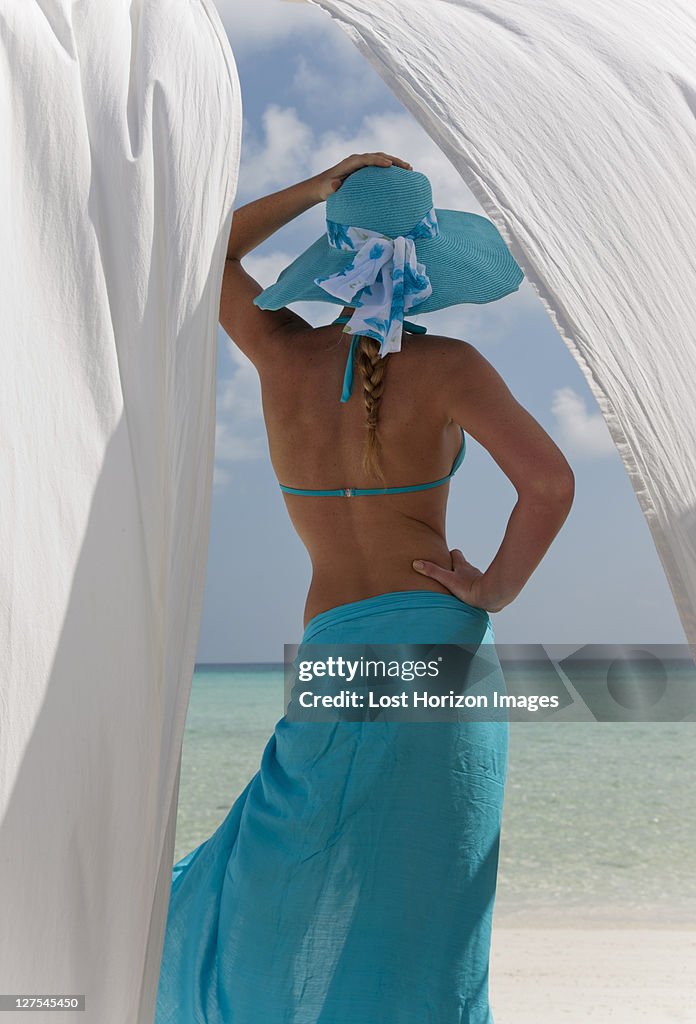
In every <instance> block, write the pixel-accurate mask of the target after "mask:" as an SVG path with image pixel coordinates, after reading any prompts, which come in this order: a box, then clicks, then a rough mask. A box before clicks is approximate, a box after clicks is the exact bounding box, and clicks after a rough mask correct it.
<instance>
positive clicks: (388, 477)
mask: <svg viewBox="0 0 696 1024" xmlns="http://www.w3.org/2000/svg"><path fill="white" fill-rule="evenodd" d="M277 340H278V347H277V353H276V358H275V359H274V360H273V364H272V365H269V364H266V365H265V366H264V367H263V368H262V369H261V370H260V377H261V388H262V395H263V407H264V416H265V420H266V427H267V431H268V438H269V447H270V454H271V460H272V463H273V467H274V469H275V472H276V475H277V477H278V480H279V481H280V483H282V484H285V485H287V486H290V487H301V488H321V489H333V488H339V487H375V486H377V487H379V486H390V487H391V486H401V485H409V484H417V483H425V482H428V481H431V480H436V479H438V478H440V477H443V476H446V475H447V473H449V471H450V469H451V466H452V463H453V461H454V459H455V457H456V454H457V452H458V450H459V447H460V443H461V432H460V429H459V426H458V424H456V423H455V422H454V421H453V419H452V418H451V416H450V415H449V414H448V411H447V407H446V402H445V401H444V398H443V395H444V391H445V389H444V388H443V383H444V379H445V378H446V375H447V372H448V353H449V351H450V349H451V347H452V346H453V345H460V344H461V343H458V342H456V341H453V340H452V339H448V338H441V337H439V336H437V335H416V334H408V333H407V332H406V331H404V335H403V341H402V350H401V352H399V353H395V354H393V355H391V356H388V357H387V366H386V374H385V388H384V393H383V396H382V399H381V404H380V409H379V437H380V441H381V443H382V456H381V465H382V468H383V471H384V481H383V482H380V481H379V480H376V479H375V478H374V477H372V476H369V475H368V474H367V473H366V472H365V471H364V470H363V468H362V461H361V460H362V448H363V442H364V438H365V433H366V429H365V416H366V414H365V405H364V401H363V395H362V388H361V386H360V376H359V373H358V372H357V370H356V372H355V378H354V383H353V394H352V396H351V398H350V399H349V401H348V402H346V403H341V402H340V401H339V398H340V392H341V382H342V376H343V370H344V367H345V363H346V358H347V355H348V348H349V345H350V338H349V336H348V335H346V334H344V333H343V330H342V326H341V325H338V324H331V325H328V326H326V327H320V328H315V329H312V328H308V329H305V330H298V331H296V332H294V333H293V334H292V335H291V336H283V337H282V338H280V337H279V338H278V339H277ZM448 494H449V485H448V484H443V485H442V486H440V487H435V488H432V489H430V490H425V491H416V492H413V493H407V494H388V495H363V496H355V497H352V498H346V497H333V496H328V497H327V496H320V497H315V496H306V495H293V494H285V495H284V497H285V499H286V503H287V508H288V512H289V515H290V517H291V520H292V522H293V525H294V526H295V529H296V530H297V532H298V534H299V536H300V538H301V539H302V541H303V543H304V544H305V547H306V548H307V551H308V553H309V556H310V559H311V561H312V570H313V571H312V581H311V585H310V588H309V592H308V595H307V602H306V606H305V623H306V622H307V621H308V620H309V619H310V618H311V617H312V616H313V615H316V614H317V613H319V612H321V611H325V610H326V609H328V608H331V607H334V606H335V605H338V604H344V603H346V602H349V601H358V600H361V599H363V598H366V597H372V596H374V595H376V594H381V593H385V592H387V591H394V590H434V591H437V592H440V593H448V591H447V590H446V588H445V587H444V586H442V585H441V584H440V583H438V582H436V581H435V580H433V579H430V578H428V577H424V576H421V575H420V574H419V573H417V572H415V570H414V569H413V568H412V562H413V559H414V558H416V557H418V558H426V559H432V560H433V561H436V562H439V563H440V564H443V565H448V564H450V554H449V548H448V544H447V541H446V538H445V514H446V506H447V498H448Z"/></svg>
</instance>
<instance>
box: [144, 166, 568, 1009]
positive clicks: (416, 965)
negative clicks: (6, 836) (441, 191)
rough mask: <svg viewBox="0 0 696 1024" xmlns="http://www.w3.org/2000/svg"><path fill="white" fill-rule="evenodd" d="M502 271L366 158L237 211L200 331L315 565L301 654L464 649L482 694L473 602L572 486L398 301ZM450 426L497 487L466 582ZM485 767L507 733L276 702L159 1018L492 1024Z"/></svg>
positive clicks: (556, 516) (490, 229) (205, 880)
mask: <svg viewBox="0 0 696 1024" xmlns="http://www.w3.org/2000/svg"><path fill="white" fill-rule="evenodd" d="M324 200H326V201H327V233H326V235H323V236H322V237H321V238H320V239H317V241H316V242H315V243H314V244H313V245H312V246H310V247H309V249H307V250H306V251H305V253H303V254H302V255H301V256H300V257H298V259H297V260H295V261H294V262H293V263H292V264H291V265H290V267H288V268H286V269H285V270H284V271H283V273H282V274H281V275H280V277H279V279H278V281H277V282H276V284H275V285H273V286H271V287H270V288H268V289H266V290H265V291H262V289H261V288H260V286H259V285H258V284H257V283H256V281H254V280H253V278H251V277H250V276H249V275H248V274H247V273H246V271H245V270H244V269H243V267H242V265H241V262H240V261H241V259H242V258H243V257H244V255H245V254H246V253H248V252H249V251H251V250H252V249H253V248H254V247H255V246H257V245H258V244H259V243H260V242H262V241H263V240H264V239H265V238H267V237H268V236H269V235H271V234H272V233H273V232H274V231H276V230H278V229H279V228H280V227H281V226H282V225H283V224H285V223H287V222H288V221H290V220H292V219H293V218H294V217H296V216H297V215H298V214H300V213H302V212H303V211H305V210H307V209H308V208H309V207H310V206H312V205H315V204H316V203H319V202H322V201H324ZM521 279H522V272H521V270H520V269H519V267H518V266H517V264H516V263H515V261H514V260H513V259H512V257H511V256H510V254H509V253H508V251H507V249H506V247H505V245H504V243H503V241H502V239H501V238H500V235H499V234H498V232H497V231H496V229H495V227H494V226H493V225H492V224H491V223H490V222H489V221H487V220H486V219H485V218H481V217H477V216H476V215H474V214H469V213H461V212H458V211H447V210H435V209H434V208H433V206H432V195H431V191H430V183H429V182H428V179H427V178H426V177H425V176H424V175H421V174H419V173H418V172H416V171H414V170H413V169H412V168H411V165H410V164H408V163H407V162H406V161H403V160H401V159H399V158H397V157H393V156H388V155H387V154H384V153H367V154H360V155H353V156H350V157H348V158H346V159H345V160H342V161H341V162H340V163H338V164H336V165H335V166H334V167H332V168H330V169H329V170H327V171H325V172H323V173H321V174H318V175H316V176H314V177H312V178H310V179H308V180H306V181H302V182H300V183H298V184H297V185H293V186H291V187H290V188H287V189H283V190H281V191H280V192H277V193H275V194H274V195H271V196H267V197H265V198H262V199H259V200H256V201H255V202H252V203H249V204H247V205H246V206H243V207H241V208H240V209H238V210H236V211H235V214H234V218H233V223H232V229H231V232H230V238H229V246H228V258H227V262H226V267H225V272H224V280H223V288H222V296H221V304H220V320H221V323H222V325H223V327H224V328H225V330H226V331H227V333H228V334H229V335H230V337H231V338H232V339H233V340H234V342H235V343H236V344H237V345H238V346H239V348H240V349H241V350H242V351H243V352H244V353H246V355H247V356H248V357H249V358H250V359H251V360H252V362H253V363H254V365H255V367H256V368H257V370H258V373H259V376H260V379H261V387H262V394H263V408H264V416H265V420H266V427H267V431H268V438H269V446H270V453H271V459H272V462H273V466H274V469H275V471H276V473H277V476H278V479H279V482H280V484H281V487H282V488H283V492H284V495H285V500H286V503H287V508H288V512H289V514H290V516H291V519H292V522H293V524H294V526H295V528H296V529H297V532H298V533H299V535H300V537H301V538H302V540H303V542H304V543H305V545H306V547H307V550H308V553H309V555H310V558H311V561H312V570H313V572H312V581H311V586H310V588H309V592H308V595H307V601H306V607H305V617H304V623H305V632H304V636H303V638H302V647H301V650H302V651H303V652H305V653H310V654H311V651H312V649H315V648H316V645H318V644H322V645H323V644H327V645H341V644H351V645H352V644H388V645H395V646H394V648H393V649H395V650H396V649H409V645H414V644H415V645H418V644H425V645H436V644H445V645H468V646H469V648H470V649H472V650H473V651H474V652H475V655H474V663H476V664H478V662H479V660H482V662H483V663H485V664H486V665H487V666H488V667H487V669H486V672H485V673H483V674H485V675H486V677H487V679H488V682H489V684H490V685H492V686H494V687H495V688H497V689H498V690H500V689H501V688H502V687H503V686H504V681H503V680H502V677H501V675H500V666H499V663H498V662H497V658H496V657H495V653H494V652H495V648H494V646H493V633H492V628H491V623H490V619H489V615H488V613H489V612H495V611H499V610H500V609H501V608H504V607H505V606H506V605H507V604H509V603H510V602H511V601H512V600H514V598H515V597H516V596H517V594H519V592H520V590H521V589H522V587H523V586H524V584H525V583H526V581H527V580H528V579H529V577H530V576H531V574H532V573H533V571H534V569H535V568H536V567H537V565H538V564H539V562H540V561H541V559H542V558H543V556H544V554H545V552H546V551H547V549H548V547H549V545H550V544H551V542H552V540H553V538H554V537H555V535H556V534H557V532H558V530H559V529H560V527H561V525H562V524H563V522H564V520H565V518H566V516H567V515H568V512H569V509H570V506H571V503H572V499H573V474H572V472H571V470H570V467H569V466H568V463H567V462H566V460H565V458H564V457H563V455H562V453H561V452H560V450H559V449H558V448H557V447H556V445H555V444H554V442H553V441H552V440H551V438H550V437H548V435H547V434H546V433H545V432H544V431H543V430H542V428H541V427H540V425H539V424H538V423H537V422H536V421H535V420H534V419H533V417H532V416H530V415H529V413H527V412H526V411H525V410H524V409H523V408H522V407H521V406H520V405H519V404H518V403H517V402H516V401H515V399H514V398H513V396H512V395H511V393H510V391H509V390H508V388H507V387H506V385H505V383H504V382H503V380H502V379H501V378H500V376H499V375H498V373H497V372H496V371H495V370H494V369H493V367H492V366H491V365H490V364H489V363H488V362H487V360H486V359H485V358H484V357H483V356H482V355H481V354H480V353H479V352H478V351H477V350H476V348H475V347H474V346H473V345H472V344H469V343H467V342H463V341H459V340H455V339H451V338H447V337H441V336H437V335H426V336H424V334H423V332H424V330H425V329H424V328H423V327H418V326H417V325H414V324H411V323H410V322H409V321H407V320H406V321H404V313H405V312H408V311H409V310H410V309H414V310H415V311H417V312H427V311H429V310H432V309H438V308H443V307H444V306H448V305H453V304H456V303H459V302H467V301H472V302H487V301H494V300H495V299H496V298H500V297H501V296H502V295H504V294H508V293H509V292H510V291H513V290H515V288H517V287H518V286H519V283H520V281H521ZM300 299H306V300H323V301H329V302H334V303H335V304H338V305H340V306H342V314H341V315H340V316H339V317H338V318H337V320H336V321H334V323H331V324H328V325H327V326H324V327H320V328H312V327H311V326H310V325H309V324H308V323H306V322H305V321H304V320H303V319H302V318H301V317H299V316H297V315H296V314H295V313H294V312H291V311H290V310H289V309H288V308H286V303H288V302H294V301H298V300H300ZM349 299H350V301H348V300H349ZM339 325H343V326H339ZM402 331H403V332H404V334H405V332H408V335H407V336H404V337H403V342H402ZM341 382H342V385H341ZM358 383H359V386H358ZM354 385H355V386H354ZM341 386H342V390H341ZM464 432H466V433H468V434H470V435H471V436H473V437H475V438H476V439H477V440H478V441H479V442H480V443H481V444H482V445H483V446H484V447H485V448H486V449H487V450H488V451H489V452H490V454H491V455H492V457H493V458H494V459H495V461H496V462H497V463H498V465H499V466H500V468H501V469H502V470H503V472H504V473H505V474H506V475H507V477H508V478H509V480H510V481H511V483H512V484H513V486H514V487H515V489H516V491H517V495H518V499H517V502H516V504H515V507H514V509H513V512H512V514H511V516H510V519H509V523H508V526H507V529H506V532H505V536H504V538H503V541H502V544H501V546H500V548H499V550H498V552H497V554H496V556H495V558H494V559H493V561H492V562H491V564H490V565H489V566H488V568H487V569H486V570H485V572H482V571H480V570H479V569H478V568H476V567H475V566H473V565H472V564H470V563H469V562H468V561H467V560H466V558H465V557H464V555H463V554H462V552H461V551H460V550H458V549H455V550H453V551H450V550H449V548H448V545H447V542H446V539H445V510H446V503H447V494H448V490H449V488H448V481H449V479H450V477H451V476H452V474H453V473H454V471H455V470H456V469H457V467H458V464H459V462H461V459H462V456H463V454H464V449H465V438H464ZM347 499H349V500H347ZM472 500H474V498H473V496H472ZM479 500H480V499H479ZM337 649H338V648H337ZM480 675H481V673H480ZM506 768H507V723H506V722H504V721H502V722H501V721H490V720H489V721H485V720H484V721H468V722H466V723H463V722H461V721H460V722H456V721H452V722H426V721H408V722H405V721H401V722H399V721H393V720H379V721H354V720H353V721H347V720H343V721H339V720H338V719H337V720H336V721H332V722H324V723H323V724H322V723H320V722H317V721H314V722H307V721H301V720H295V719H294V718H293V719H291V718H290V716H289V715H286V716H284V717H283V718H282V719H281V721H280V722H278V724H277V725H276V728H275V730H274V733H273V735H272V737H271V738H270V740H269V742H268V744H267V746H266V749H265V751H264V754H263V758H262V763H261V767H260V770H259V772H258V773H257V774H256V775H255V776H254V778H253V779H252V780H251V781H250V782H249V784H248V785H247V787H246V789H245V790H244V792H243V793H242V794H241V796H240V797H239V798H238V800H237V801H236V802H235V804H234V806H233V807H232V809H231V810H230V812H229V814H228V816H227V818H226V819H225V821H224V822H223V823H222V824H221V825H220V827H219V828H218V830H217V831H216V832H215V833H214V835H213V836H211V838H210V839H209V840H207V841H206V842H205V843H202V844H201V845H200V846H199V847H198V848H197V849H196V850H194V851H193V852H192V853H191V854H189V855H188V856H187V857H185V858H184V859H183V860H182V861H180V862H179V863H178V864H177V865H175V868H174V880H173V885H172V894H171V900H170V907H169V918H168V923H167V934H166V937H165V945H164V954H163V960H162V972H161V976H160V988H159V995H158V1012H157V1018H156V1021H157V1024H173V1022H177V1024H184V1022H185V1024H194V1022H206V1024H222V1022H224V1024H252V1022H253V1024H257V1022H258V1024H281V1022H282V1024H455V1022H456V1024H492V1020H493V1018H492V1015H491V1011H490V1007H489V1002H488V957H489V945H490V926H491V917H492V910H493V899H494V894H495V882H496V872H497V862H498V843H499V835H500V819H501V813H502V803H503V788H504V781H505V775H506Z"/></svg>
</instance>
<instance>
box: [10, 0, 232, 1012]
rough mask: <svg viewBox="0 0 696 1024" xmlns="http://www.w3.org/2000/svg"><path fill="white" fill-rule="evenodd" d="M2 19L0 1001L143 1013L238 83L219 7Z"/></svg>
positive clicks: (205, 506)
mask: <svg viewBox="0 0 696 1024" xmlns="http://www.w3.org/2000/svg"><path fill="white" fill-rule="evenodd" d="M0 29H1V30H2V31H1V32H0V51H1V52H2V62H1V63H0V83H1V84H0V138H1V139H2V144H1V145H0V196H1V197H2V213H1V214H0V234H1V236H2V253H3V269H2V274H0V308H1V310H2V319H1V321H0V366H1V368H2V369H1V370H0V394H1V399H2V400H1V402H0V553H1V554H0V558H1V563H0V564H1V569H2V572H1V576H0V624H1V625H0V629H1V630H2V636H1V638H0V639H1V643H2V647H1V652H0V659H1V661H0V672H1V680H0V916H1V922H0V992H2V993H18V994H25V993H26V994H30V993H37V994H61V993H64V994H80V993H84V994H85V995H86V1012H68V1013H61V1014H60V1019H61V1020H63V1021H65V1022H66V1024H67V1022H69V1021H80V1022H81V1024H136V1022H137V1024H146V1022H151V1020H152V1017H153V1014H154V999H155V994H156V984H157V980H158V972H159V958H160V954H161V949H160V947H161V940H162V935H163V929H164V924H165V919H166V909H167V900H168V896H169V885H170V881H171V866H172V859H173V849H174V822H175V815H176V798H177V789H178V767H179V757H180V751H181V741H182V736H183V728H184V719H185V715H186V710H187V704H188V697H189V692H190V685H191V678H192V672H193V664H194V658H195V651H196V645H197V639H198V630H199V619H200V611H201V603H202V594H203V581H204V571H205V560H206V555H207V544H208V526H209V513H210V502H211V491H212V471H213V447H214V419H215V348H216V337H217V320H218V301H219V294H220V286H221V281H222V271H223V266H224V257H225V247H226V241H227V235H228V233H229V225H230V221H231V211H232V202H233V200H234V195H235V191H236V183H237V173H238V165H239V145H240V135H241V104H240V96H239V82H238V78H237V72H236V68H235V64H234V60H233V57H232V54H231V51H230V48H229V44H228V41H227V37H226V35H225V33H224V30H223V28H222V25H221V23H220V20H219V17H218V14H217V12H216V10H215V7H214V6H213V4H212V2H211V0H102V2H99V3H80V4H74V3H72V2H68V0H62V2H48V0H10V2H8V3H4V4H3V5H2V10H1V11H0ZM2 1017H3V1020H6V1021H7V1024H10V1022H11V1021H13V1020H19V1019H20V1012H9V1013H3V1014H2ZM25 1018H26V1013H25V1012H22V1013H21V1019H22V1020H25ZM31 1019H32V1021H34V1022H36V1024H42V1022H43V1021H55V1019H56V1013H55V1012H49V1011H38V1012H36V1011H32V1012H31Z"/></svg>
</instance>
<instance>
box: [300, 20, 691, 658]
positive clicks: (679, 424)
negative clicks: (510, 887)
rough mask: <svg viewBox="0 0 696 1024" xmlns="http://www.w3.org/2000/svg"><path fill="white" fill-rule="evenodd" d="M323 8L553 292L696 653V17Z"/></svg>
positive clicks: (538, 284) (555, 314)
mask: <svg viewBox="0 0 696 1024" xmlns="http://www.w3.org/2000/svg"><path fill="white" fill-rule="evenodd" d="M308 2H310V3H314V4H315V5H316V6H317V7H320V8H323V9H324V10H325V11H327V12H328V13H329V14H330V15H331V17H332V18H334V19H335V20H336V21H337V23H338V24H339V25H340V27H341V28H342V29H343V30H344V31H345V32H346V33H347V35H348V36H349V37H350V38H351V39H352V40H353V42H354V43H355V45H356V46H357V47H358V49H359V50H360V51H361V52H362V53H363V54H364V55H365V57H366V58H367V59H368V60H369V61H370V63H371V64H372V65H373V66H374V67H375V69H376V70H377V71H378V73H379V74H380V75H381V76H382V78H383V79H384V81H385V82H386V84H387V85H388V86H389V87H390V88H391V90H392V91H393V92H394V94H395V95H396V96H397V97H398V98H399V99H400V100H401V102H402V103H403V104H404V106H405V107H407V108H408V110H410V112H411V113H412V114H413V116H414V117H415V118H416V119H417V120H418V121H419V122H420V124H421V125H422V126H423V128H424V129H425V130H426V131H427V132H428V134H429V135H430V136H431V137H432V138H433V140H434V141H435V142H436V143H437V145H438V146H439V147H440V148H441V149H442V151H443V152H444V153H445V154H446V155H447V157H448V158H449V159H450V160H451V162H452V163H453V165H454V166H455V167H456V168H457V170H458V171H459V172H460V174H461V175H462V177H463V178H464V180H465V181H466V183H467V185H468V186H469V187H470V189H471V190H472V192H473V193H474V194H475V196H476V197H477V199H478V200H479V202H480V203H481V206H482V207H483V209H484V210H485V212H486V214H487V215H488V216H489V217H490V219H491V220H492V221H493V222H494V223H495V225H496V226H497V227H498V229H499V231H500V233H501V235H502V236H503V238H504V239H505V241H506V242H507V243H508V245H509V247H510V251H511V252H512V255H513V256H514V257H515V259H516V260H517V262H518V263H519V265H520V266H521V267H522V269H523V270H524V272H525V274H526V276H527V278H528V279H529V281H530V282H531V283H532V285H533V286H534V288H535V289H536V291H537V292H538V294H539V296H540V298H541V300H542V302H543V304H544V306H545V308H546V310H547V312H548V313H549V315H550V317H551V318H552V320H553V322H554V324H555V326H556V327H557V328H558V331H559V333H560V335H561V337H562V338H563V340H564V341H565V343H566V345H567V346H568V348H569V350H570V352H571V353H572V354H573V356H574V357H575V359H576V360H577V362H578V364H579V366H580V368H581V370H582V371H583V373H584V375H585V377H586V379H587V382H588V385H589V387H590V388H591V390H592V393H593V394H594V396H595V398H596V399H597V402H598V404H599V407H600V409H601V411H602V413H603V415H604V418H605V420H606V422H607V425H608V427H609V430H610V432H611V435H612V437H613V439H614V442H615V444H616V446H617V449H618V451H619V453H620V455H621V458H622V459H623V462H624V465H625V467H626V470H627V471H628V474H629V477H630V480H631V483H632V485H633V488H634V490H635V493H636V497H637V499H638V501H639V503H640V507H641V509H642V510H643V513H644V515H645V518H646V520H647V522H648V525H649V527H650V530H651V532H652V536H653V539H654V542H655V545H656V548H657V551H658V554H659V556H660V558H661V560H662V564H663V566H664V569H665V572H666V575H667V578H668V581H669V584H670V587H671V589H672V593H673V595H674V599H675V602H676V606H677V609H678V612H679V615H680V617H681V621H682V624H683V626H684V629H685V632H686V635H687V638H688V640H689V642H690V644H692V645H694V644H696V402H695V401H694V398H693V395H694V392H695V391H696V343H695V340H694V339H696V302H695V301H694V296H696V156H695V155H694V154H695V153H696V62H695V61H694V54H696V6H695V5H694V4H693V3H692V2H691V0H650V3H646V2H645V0H611V2H607V0H582V2H581V3H578V0H525V2H524V3H521V2H520V0H427V2H425V0H308ZM401 155H402V156H404V157H406V158H408V157H410V158H411V160H412V162H415V163H416V165H417V161H414V154H409V153H403V154H401ZM591 555H592V553H591V552H588V557H591ZM648 639H650V638H648ZM692 650H693V646H692Z"/></svg>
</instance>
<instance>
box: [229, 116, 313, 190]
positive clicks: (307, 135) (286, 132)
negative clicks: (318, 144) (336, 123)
mask: <svg viewBox="0 0 696 1024" xmlns="http://www.w3.org/2000/svg"><path fill="white" fill-rule="evenodd" d="M261 120H262V125H263V128H262V133H263V140H262V141H261V142H259V141H256V140H254V139H253V137H252V138H251V141H250V142H249V144H248V145H247V146H246V147H245V150H244V154H243V159H242V168H241V174H240V177H241V179H242V180H241V182H240V186H241V187H243V186H244V184H245V182H246V181H248V182H249V183H250V184H251V185H252V186H253V188H254V191H255V192H256V194H257V195H258V194H260V193H262V192H263V191H264V190H267V191H271V190H272V191H275V190H276V189H277V188H279V187H281V185H282V186H286V185H288V184H290V183H291V182H293V181H297V180H299V179H300V178H301V177H304V176H305V172H306V168H307V166H308V155H309V154H310V153H311V152H312V149H313V145H314V139H313V132H312V129H311V127H310V126H309V125H308V124H306V123H304V122H303V121H301V120H300V118H299V116H298V114H297V111H296V110H295V109H294V108H293V107H281V106H279V105H278V104H276V103H271V104H270V105H269V106H268V107H266V109H265V110H264V112H263V116H262V119H261Z"/></svg>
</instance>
